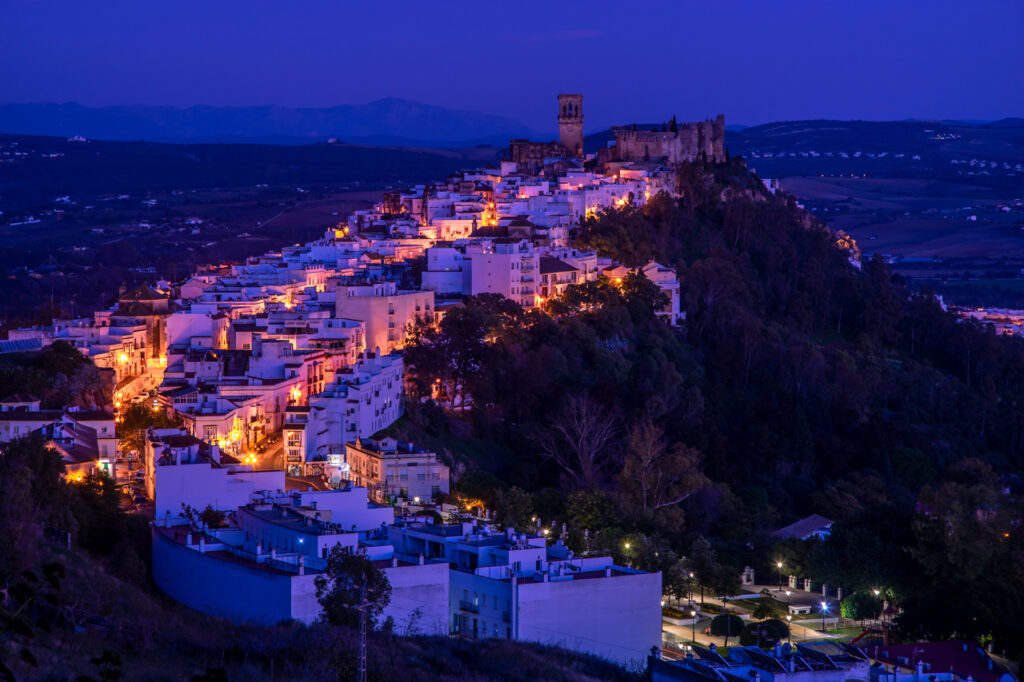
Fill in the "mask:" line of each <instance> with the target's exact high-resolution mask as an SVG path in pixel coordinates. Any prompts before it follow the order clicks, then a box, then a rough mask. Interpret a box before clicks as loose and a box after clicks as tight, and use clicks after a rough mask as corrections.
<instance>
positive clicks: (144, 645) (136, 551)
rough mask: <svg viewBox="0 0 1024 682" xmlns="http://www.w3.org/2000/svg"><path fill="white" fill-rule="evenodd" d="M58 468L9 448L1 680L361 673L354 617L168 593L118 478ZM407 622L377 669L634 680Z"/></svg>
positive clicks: (47, 456)
mask: <svg viewBox="0 0 1024 682" xmlns="http://www.w3.org/2000/svg"><path fill="white" fill-rule="evenodd" d="M61 471H62V465H61V462H60V459H59V457H58V456H57V455H56V453H54V452H53V451H51V450H48V449H46V448H45V447H44V446H43V443H42V441H41V440H38V439H33V440H22V441H18V442H16V443H14V444H13V445H11V446H5V450H4V451H3V453H2V454H0V589H2V590H3V592H0V595H2V597H0V680H17V681H19V682H26V681H29V680H51V681H53V680H76V682H82V681H86V680H118V679H122V680H132V681H133V682H135V681H139V682H142V681H153V682H157V681H160V682H163V681H168V682H170V681H172V680H173V681H175V682H177V681H182V680H191V681H192V682H219V681H228V680H231V681H235V680H237V681H239V682H241V681H243V680H244V681H247V682H248V681H258V680H278V681H282V680H295V681H307V680H308V681H310V682H313V681H319V680H351V679H355V660H356V659H355V652H356V632H355V631H354V630H353V629H352V628H347V627H340V626H334V625H327V624H315V625H312V626H305V625H301V624H298V623H282V624H280V625H277V626H274V627H256V626H237V625H234V624H232V623H229V622H226V621H223V620H220V619H217V618H212V617H209V616H205V615H203V614H198V613H195V612H192V611H190V610H188V609H186V608H184V607H181V606H179V605H176V604H174V603H172V602H171V601H170V600H169V599H167V598H165V597H163V596H162V595H161V594H160V593H159V592H158V591H157V590H156V588H155V587H154V586H153V585H152V584H151V581H150V577H149V576H150V566H149V561H150V554H149V541H150V540H149V529H148V526H147V523H146V521H145V520H144V519H142V518H140V517H136V516H133V515H129V514H127V513H125V512H124V511H122V510H121V509H120V508H119V499H120V496H119V494H118V492H117V491H116V489H115V488H114V486H113V484H112V483H111V482H110V481H107V480H100V479H86V480H85V481H84V482H81V483H76V484H69V483H65V482H64V481H63V480H62V479H61V478H60V473H61ZM68 538H70V540H69V539H68ZM224 589H231V586H230V585H225V586H224ZM405 634H408V633H388V632H375V633H372V634H371V637H370V642H369V647H368V651H369V654H368V659H369V660H368V669H369V671H370V675H369V679H370V680H374V681H379V682H384V681H387V680H397V679H410V680H411V679H416V680H428V681H433V680H436V681H442V680H445V681H447V680H476V681H479V682H485V681H490V680H495V681H497V680H523V681H524V682H525V681H526V680H559V681H562V682H591V681H598V680H613V681H623V682H626V681H628V680H635V679H637V677H636V676H635V675H633V674H632V673H629V672H627V671H624V670H622V669H621V668H618V667H616V666H614V665H612V664H610V663H607V662H605V661H602V660H599V659H596V658H593V657H589V656H582V655H577V654H574V653H571V652H567V651H564V650H559V649H555V648H553V647H543V646H535V645H529V644H518V643H514V642H507V641H502V640H494V641H483V642H469V641H464V640H457V639H449V638H446V637H427V636H417V635H415V634H413V635H412V636H399V635H405Z"/></svg>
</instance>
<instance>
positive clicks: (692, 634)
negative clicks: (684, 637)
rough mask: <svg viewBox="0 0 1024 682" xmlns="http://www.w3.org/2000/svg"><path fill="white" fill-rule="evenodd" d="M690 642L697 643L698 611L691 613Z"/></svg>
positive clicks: (694, 610) (693, 610) (692, 610)
mask: <svg viewBox="0 0 1024 682" xmlns="http://www.w3.org/2000/svg"><path fill="white" fill-rule="evenodd" d="M690 641H691V642H693V643H694V644H696V643H697V609H691V611H690Z"/></svg>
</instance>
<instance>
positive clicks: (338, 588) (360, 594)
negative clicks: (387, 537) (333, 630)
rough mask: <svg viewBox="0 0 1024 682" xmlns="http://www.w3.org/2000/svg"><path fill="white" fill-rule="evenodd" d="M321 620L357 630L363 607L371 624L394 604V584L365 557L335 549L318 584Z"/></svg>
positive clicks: (317, 595) (345, 549) (328, 558)
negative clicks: (360, 611)
mask: <svg viewBox="0 0 1024 682" xmlns="http://www.w3.org/2000/svg"><path fill="white" fill-rule="evenodd" d="M313 584H314V586H315V587H316V600H317V602H319V603H320V608H321V613H320V619H321V620H323V621H324V622H327V623H331V624H333V625H349V626H356V625H358V623H359V609H360V607H363V608H366V609H367V618H368V619H369V620H370V622H373V621H374V620H376V618H377V617H378V616H380V614H381V613H382V612H383V611H384V609H385V608H387V605H388V603H389V602H390V601H391V584H390V583H389V582H388V578H387V576H386V575H384V572H383V571H381V570H380V569H378V568H377V567H376V566H374V565H373V561H371V560H370V559H369V558H367V556H366V555H365V554H359V553H356V552H352V551H350V550H349V549H348V548H343V547H342V546H341V545H335V546H334V547H332V548H331V550H330V551H329V552H328V554H327V567H326V569H325V570H324V572H323V573H322V574H320V575H318V576H317V577H316V578H315V579H314V581H313Z"/></svg>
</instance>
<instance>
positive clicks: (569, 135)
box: [558, 95, 583, 159]
mask: <svg viewBox="0 0 1024 682" xmlns="http://www.w3.org/2000/svg"><path fill="white" fill-rule="evenodd" d="M558 142H559V143H560V144H561V145H562V146H563V147H565V149H566V150H567V152H568V154H569V156H573V157H576V158H579V159H582V158H583V95H559V96H558Z"/></svg>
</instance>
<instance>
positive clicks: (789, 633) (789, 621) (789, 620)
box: [786, 614, 793, 642]
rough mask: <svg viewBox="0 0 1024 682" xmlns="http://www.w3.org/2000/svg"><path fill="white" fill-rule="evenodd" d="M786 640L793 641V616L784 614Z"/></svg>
mask: <svg viewBox="0 0 1024 682" xmlns="http://www.w3.org/2000/svg"><path fill="white" fill-rule="evenodd" d="M786 641H787V642H792V641H793V616H791V615H789V614H786Z"/></svg>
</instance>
